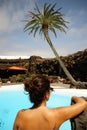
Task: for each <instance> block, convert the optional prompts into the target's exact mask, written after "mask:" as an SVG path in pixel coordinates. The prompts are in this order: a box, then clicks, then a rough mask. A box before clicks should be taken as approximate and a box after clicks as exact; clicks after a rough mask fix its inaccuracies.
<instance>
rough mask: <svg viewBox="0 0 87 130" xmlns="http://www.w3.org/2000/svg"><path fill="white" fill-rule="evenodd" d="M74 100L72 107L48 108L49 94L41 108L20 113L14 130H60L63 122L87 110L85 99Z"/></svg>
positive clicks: (76, 98)
mask: <svg viewBox="0 0 87 130" xmlns="http://www.w3.org/2000/svg"><path fill="white" fill-rule="evenodd" d="M72 98H73V100H74V101H75V102H76V104H74V105H72V106H66V107H58V108H47V107H46V102H47V100H48V99H49V94H48V93H46V95H45V99H44V100H43V102H42V103H41V104H40V106H39V107H37V108H30V109H26V110H20V111H19V112H18V114H17V116H16V119H15V122H14V126H13V130H58V129H59V127H60V126H61V124H62V123H63V122H65V121H66V120H68V119H70V118H73V117H74V116H76V115H78V114H80V113H81V112H82V111H83V110H85V109H87V102H86V101H85V100H84V99H83V98H79V97H77V96H73V97H72Z"/></svg>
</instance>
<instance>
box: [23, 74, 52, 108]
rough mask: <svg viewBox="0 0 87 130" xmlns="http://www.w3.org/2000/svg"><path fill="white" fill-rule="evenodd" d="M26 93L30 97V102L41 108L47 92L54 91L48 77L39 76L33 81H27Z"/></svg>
mask: <svg viewBox="0 0 87 130" xmlns="http://www.w3.org/2000/svg"><path fill="white" fill-rule="evenodd" d="M24 85H25V88H24V89H25V91H27V92H28V93H29V95H30V101H31V102H32V103H34V105H35V106H39V105H40V104H41V103H42V101H43V100H44V96H45V94H46V92H49V91H50V90H53V89H52V88H51V87H50V81H49V80H48V78H47V76H43V75H37V76H35V77H33V78H32V79H31V80H25V82H24Z"/></svg>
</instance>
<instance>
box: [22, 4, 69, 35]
mask: <svg viewBox="0 0 87 130" xmlns="http://www.w3.org/2000/svg"><path fill="white" fill-rule="evenodd" d="M55 6H56V4H54V5H53V6H52V5H51V4H47V3H45V4H44V9H43V11H40V10H39V8H38V6H37V5H36V6H35V8H34V10H35V13H34V12H31V11H30V12H29V15H28V16H30V17H29V19H27V20H25V22H26V25H25V28H24V31H29V34H31V33H34V36H35V35H36V32H39V34H44V31H43V30H44V29H47V30H48V31H51V32H53V33H54V34H55V36H56V32H55V29H57V30H59V31H61V32H65V29H64V28H67V26H66V23H68V22H66V21H65V20H64V19H63V14H62V13H61V12H60V10H61V8H59V9H57V10H55ZM54 10H55V11H54Z"/></svg>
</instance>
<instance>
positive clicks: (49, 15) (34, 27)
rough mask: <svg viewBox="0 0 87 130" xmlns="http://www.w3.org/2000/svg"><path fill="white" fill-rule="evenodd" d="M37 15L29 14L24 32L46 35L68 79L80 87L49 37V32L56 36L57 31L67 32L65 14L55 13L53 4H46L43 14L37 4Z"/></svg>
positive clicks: (57, 11)
mask: <svg viewBox="0 0 87 130" xmlns="http://www.w3.org/2000/svg"><path fill="white" fill-rule="evenodd" d="M35 5H36V6H35V8H34V10H35V13H34V12H29V16H30V17H29V19H28V20H25V22H26V25H25V27H24V31H29V34H31V33H33V34H34V36H35V35H36V32H38V31H39V34H44V37H45V38H46V40H47V42H48V44H49V46H50V47H51V49H52V51H53V53H54V55H55V56H56V59H57V60H58V62H59V64H60V66H61V68H62V69H63V71H64V72H65V74H66V76H67V77H68V79H69V80H70V81H71V83H72V84H73V85H78V82H77V81H75V79H74V78H73V77H72V75H71V74H70V73H69V71H68V70H67V68H66V67H65V65H64V63H63V62H62V61H61V59H60V57H59V55H58V53H57V51H56V49H55V47H54V46H53V44H52V42H51V39H50V36H49V31H51V32H53V33H54V34H55V36H57V35H56V31H55V30H56V29H57V30H59V31H61V32H65V28H67V26H66V23H67V22H66V21H65V20H64V19H63V18H62V17H63V14H61V12H60V10H61V8H59V9H57V10H56V11H54V8H55V6H56V4H54V5H53V6H52V5H51V4H47V3H45V4H44V9H43V12H41V11H40V10H39V8H38V6H37V4H35Z"/></svg>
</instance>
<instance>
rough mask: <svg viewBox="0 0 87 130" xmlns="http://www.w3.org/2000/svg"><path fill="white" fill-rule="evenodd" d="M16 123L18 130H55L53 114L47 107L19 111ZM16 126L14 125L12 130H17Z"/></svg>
mask: <svg viewBox="0 0 87 130" xmlns="http://www.w3.org/2000/svg"><path fill="white" fill-rule="evenodd" d="M16 121H17V124H18V127H20V128H19V129H18V130H31V129H32V130H56V127H55V117H54V112H53V111H52V109H49V108H47V107H40V108H37V109H27V110H21V111H19V113H18V114H17V117H16ZM17 124H14V130H17V129H15V126H17Z"/></svg>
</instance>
